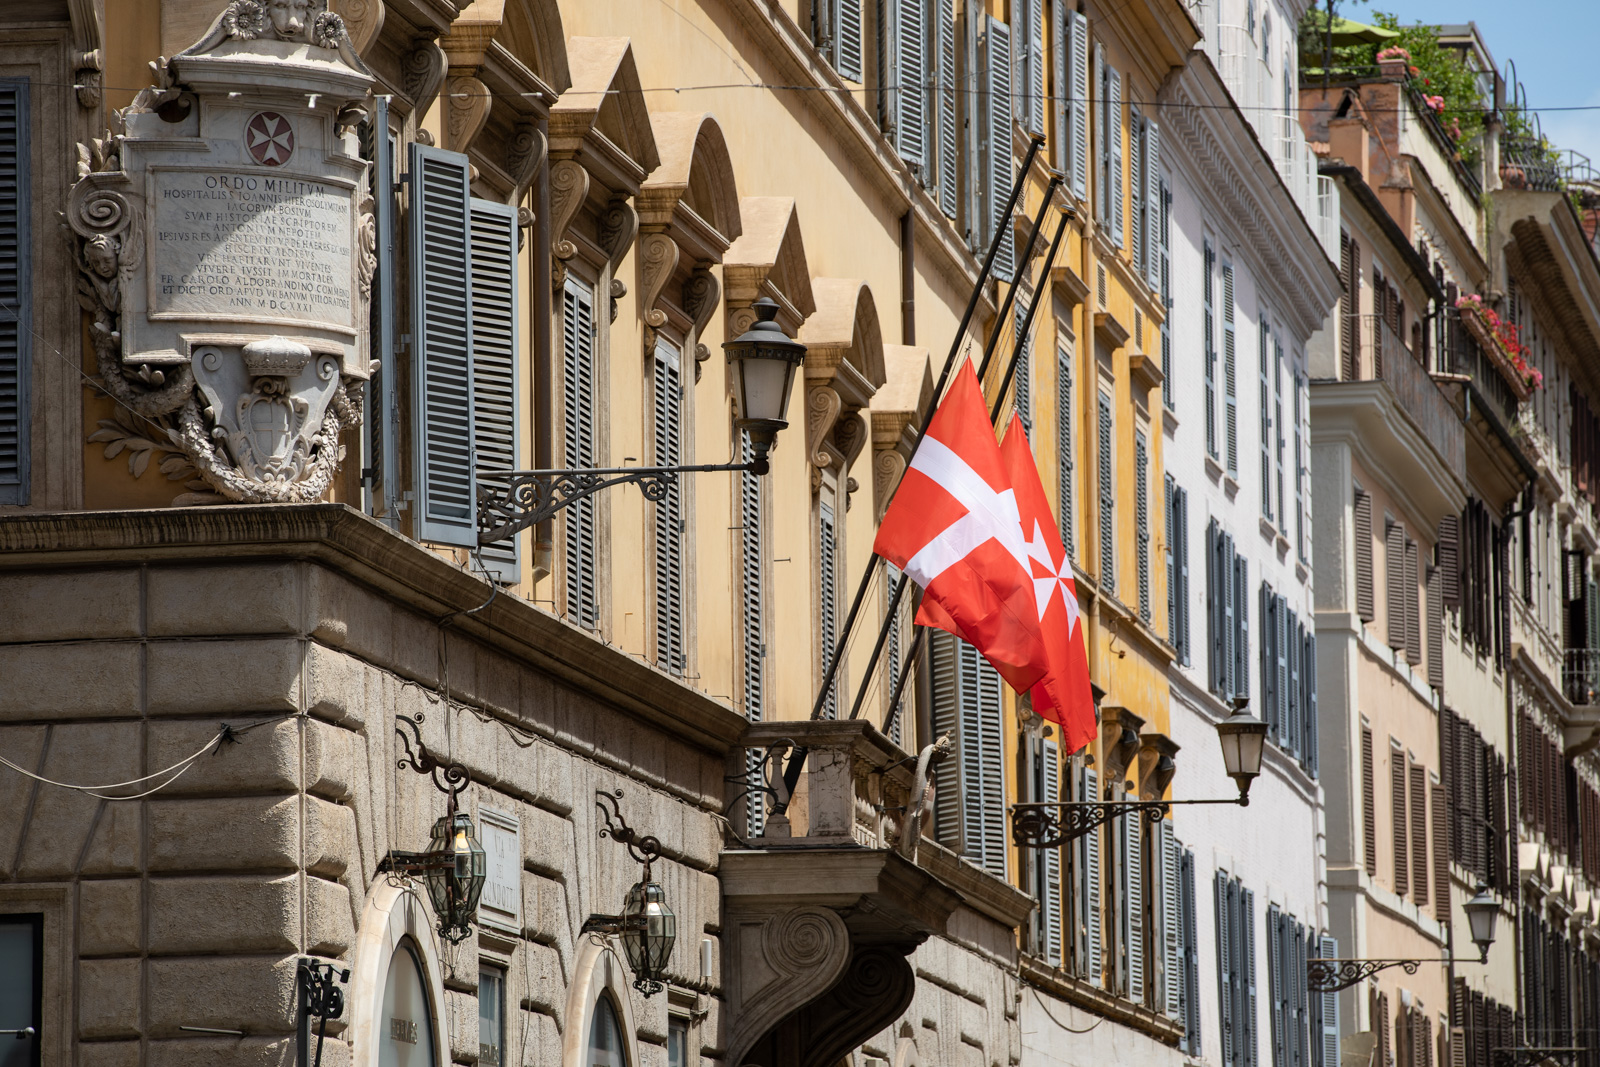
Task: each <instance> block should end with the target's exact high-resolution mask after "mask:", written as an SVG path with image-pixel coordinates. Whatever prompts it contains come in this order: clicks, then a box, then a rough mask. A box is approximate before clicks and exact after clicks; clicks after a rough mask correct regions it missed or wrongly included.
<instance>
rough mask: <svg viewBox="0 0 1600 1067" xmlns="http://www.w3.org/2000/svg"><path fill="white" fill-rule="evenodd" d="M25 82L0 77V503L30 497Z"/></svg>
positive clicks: (29, 283) (29, 287)
mask: <svg viewBox="0 0 1600 1067" xmlns="http://www.w3.org/2000/svg"><path fill="white" fill-rule="evenodd" d="M30 114H31V113H30V111H29V107H28V82H27V80H26V79H0V308H5V309H7V312H8V313H6V314H0V504H26V503H27V502H28V497H29V481H28V479H29V465H30V459H29V436H30V434H31V426H32V396H31V386H30V376H31V373H32V368H33V291H32V278H33V271H32V270H31V269H30V264H31V262H32V249H33V236H32V226H31V219H32V212H31V207H32V204H33V194H32V192H31V191H30V190H31V186H32V167H31V166H30V165H29V160H30V155H29V153H30V149H29V145H28V142H29V134H30V131H31V129H32V125H33V124H32V120H31V118H30Z"/></svg>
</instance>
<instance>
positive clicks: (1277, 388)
mask: <svg viewBox="0 0 1600 1067" xmlns="http://www.w3.org/2000/svg"><path fill="white" fill-rule="evenodd" d="M1286 440H1287V438H1285V437H1284V436H1283V342H1281V341H1279V340H1278V338H1276V337H1274V338H1273V339H1272V483H1273V488H1274V490H1275V491H1276V492H1277V494H1278V512H1277V514H1278V532H1279V533H1280V534H1287V533H1288V531H1289V511H1288V507H1287V505H1288V501H1286V500H1284V498H1283V446H1284V442H1285V441H1286Z"/></svg>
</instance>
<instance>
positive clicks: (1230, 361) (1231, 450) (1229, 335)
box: [1222, 262, 1239, 480]
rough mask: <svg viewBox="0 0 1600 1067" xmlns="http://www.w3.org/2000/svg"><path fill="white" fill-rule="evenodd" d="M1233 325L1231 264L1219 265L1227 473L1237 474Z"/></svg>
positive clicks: (1236, 397) (1236, 368)
mask: <svg viewBox="0 0 1600 1067" xmlns="http://www.w3.org/2000/svg"><path fill="white" fill-rule="evenodd" d="M1236 356H1237V353H1236V352H1235V346H1234V328H1233V264H1232V263H1226V262H1225V263H1223V264H1222V402H1223V408H1224V411H1223V440H1224V442H1225V444H1226V446H1227V454H1228V455H1227V459H1228V473H1229V474H1230V475H1232V476H1233V478H1234V479H1235V480H1237V479H1238V477H1239V373H1238V370H1239V368H1238V360H1237V358H1236Z"/></svg>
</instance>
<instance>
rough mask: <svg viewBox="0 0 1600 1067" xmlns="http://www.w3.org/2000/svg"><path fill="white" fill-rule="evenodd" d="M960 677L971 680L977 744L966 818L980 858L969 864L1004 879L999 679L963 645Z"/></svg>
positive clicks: (1004, 827) (1004, 843)
mask: <svg viewBox="0 0 1600 1067" xmlns="http://www.w3.org/2000/svg"><path fill="white" fill-rule="evenodd" d="M961 655H962V663H963V667H964V670H963V676H964V677H971V678H972V679H974V683H975V684H974V685H973V695H974V701H973V703H974V705H975V707H974V715H973V717H974V718H975V719H976V720H977V733H978V737H979V742H980V746H981V747H980V749H979V751H980V753H981V776H980V779H979V784H980V792H979V793H978V794H977V795H976V796H971V795H970V794H969V797H970V800H969V803H970V804H971V805H972V809H971V810H970V812H969V815H968V818H969V819H971V820H972V821H973V822H974V823H975V824H977V825H978V826H980V827H981V835H980V840H981V841H982V846H983V851H982V855H981V858H978V857H974V858H973V861H974V862H975V863H978V864H979V865H980V866H982V867H984V868H985V869H986V870H988V871H989V872H990V873H991V874H993V875H994V876H995V877H996V878H1000V879H1004V878H1005V877H1006V853H1007V851H1008V848H1009V842H1008V841H1007V839H1006V783H1005V743H1004V731H1003V728H1002V726H1001V703H1000V701H1001V697H1000V691H1001V683H1000V675H999V673H998V672H996V671H995V669H994V668H993V667H991V666H990V665H989V661H988V660H986V659H984V658H983V657H982V656H981V655H979V654H978V650H977V649H975V648H973V647H972V646H971V645H968V644H965V643H963V644H962V646H961Z"/></svg>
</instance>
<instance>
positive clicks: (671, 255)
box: [639, 231, 680, 359]
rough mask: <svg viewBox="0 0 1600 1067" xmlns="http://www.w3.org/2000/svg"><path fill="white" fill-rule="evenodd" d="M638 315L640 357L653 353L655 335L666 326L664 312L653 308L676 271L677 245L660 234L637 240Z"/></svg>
mask: <svg viewBox="0 0 1600 1067" xmlns="http://www.w3.org/2000/svg"><path fill="white" fill-rule="evenodd" d="M639 246H640V252H641V253H642V254H641V255H640V256H639V314H640V316H641V317H643V319H644V354H645V358H647V359H648V358H649V357H650V356H651V355H652V354H653V353H654V352H655V350H656V332H657V331H658V330H660V329H661V327H663V326H665V325H666V324H667V313H666V312H665V311H662V310H661V309H660V308H658V307H656V301H657V300H659V299H661V291H662V290H663V289H665V288H666V287H667V282H668V281H670V280H671V278H672V276H673V274H675V273H677V270H678V256H679V254H680V253H679V250H678V242H676V241H674V240H673V239H672V238H671V237H669V236H668V235H667V234H665V233H662V232H660V231H655V232H652V233H647V234H645V235H644V236H643V237H641V238H640V239H639Z"/></svg>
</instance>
